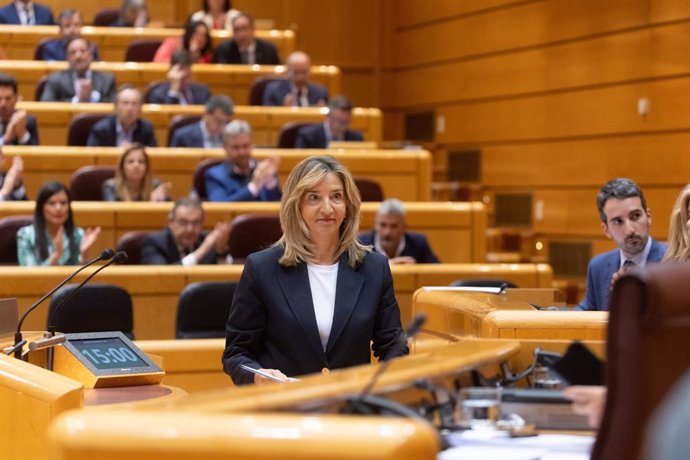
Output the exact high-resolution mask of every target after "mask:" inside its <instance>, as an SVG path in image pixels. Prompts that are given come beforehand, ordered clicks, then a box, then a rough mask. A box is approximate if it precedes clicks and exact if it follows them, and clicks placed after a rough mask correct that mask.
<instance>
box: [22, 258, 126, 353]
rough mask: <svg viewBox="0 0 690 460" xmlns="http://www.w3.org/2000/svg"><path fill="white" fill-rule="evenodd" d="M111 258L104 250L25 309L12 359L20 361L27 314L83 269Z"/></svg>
mask: <svg viewBox="0 0 690 460" xmlns="http://www.w3.org/2000/svg"><path fill="white" fill-rule="evenodd" d="M111 257H113V250H112V249H110V248H108V249H105V250H104V251H103V252H101V253H100V254H99V256H98V257H96V258H94V259H91V260H90V261H88V262H87V263H86V264H84V265H82V266H81V267H79V269H77V270H76V271H75V272H74V273H72V274H71V275H69V276H68V277H67V278H65V279H64V280H62V282H60V284H58V285H57V286H55V287H54V288H53V289H51V290H50V291H48V292H47V293H46V294H45V295H44V296H43V297H41V298H40V299H38V300H37V301H36V302H34V303H33V305H31V306H30V307H29V308H27V310H26V311H25V312H24V314H23V315H22V317H21V318H20V319H19V322H18V323H17V330H16V332H15V333H14V347H16V350H15V352H14V357H15V358H17V359H22V351H23V350H22V348H23V345H22V344H21V342H22V340H24V338H23V337H22V324H23V323H24V320H25V319H26V317H27V316H28V315H29V313H31V312H32V311H34V310H35V309H36V308H37V307H38V306H39V305H41V304H42V303H43V302H44V301H45V300H46V299H47V298H48V297H50V296H51V295H53V294H54V293H55V291H57V290H58V289H60V288H61V287H62V286H64V285H65V284H67V283H69V282H70V281H71V280H72V278H74V277H75V276H77V274H79V273H80V272H81V271H82V270H84V269H85V268H87V267H90V266H91V265H93V264H95V263H96V262H98V261H99V260H103V259H110V258H111Z"/></svg>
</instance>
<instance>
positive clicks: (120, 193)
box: [115, 144, 153, 201]
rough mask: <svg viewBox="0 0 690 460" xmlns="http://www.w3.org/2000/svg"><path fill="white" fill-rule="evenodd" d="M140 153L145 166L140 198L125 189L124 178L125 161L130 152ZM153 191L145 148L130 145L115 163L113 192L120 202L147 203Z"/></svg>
mask: <svg viewBox="0 0 690 460" xmlns="http://www.w3.org/2000/svg"><path fill="white" fill-rule="evenodd" d="M137 151H141V153H143V154H144V164H145V165H146V172H145V173H144V178H143V179H142V182H143V183H142V184H141V197H137V196H134V195H132V192H131V191H130V190H129V188H128V187H127V178H126V177H125V160H126V159H127V157H128V156H129V154H130V153H132V152H137ZM152 191H153V176H152V174H151V161H150V160H149V156H148V154H147V153H146V147H144V145H143V144H132V145H130V146H129V147H127V148H126V149H125V151H124V152H122V155H120V160H119V161H118V163H117V169H116V170H115V192H116V193H117V198H118V200H120V201H137V200H141V201H148V200H149V199H150V198H151V192H152Z"/></svg>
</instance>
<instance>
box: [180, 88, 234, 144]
mask: <svg viewBox="0 0 690 460" xmlns="http://www.w3.org/2000/svg"><path fill="white" fill-rule="evenodd" d="M234 113H235V107H234V105H233V103H232V100H231V99H230V98H229V97H227V96H212V97H211V99H209V100H208V102H206V112H205V113H204V116H203V117H202V118H201V120H200V121H199V122H198V123H192V124H190V125H187V126H183V127H182V128H180V129H178V130H176V131H175V134H173V137H172V140H171V141H170V147H203V148H206V149H217V148H221V147H223V129H224V128H225V126H226V125H227V124H228V123H230V120H232V116H233V115H234Z"/></svg>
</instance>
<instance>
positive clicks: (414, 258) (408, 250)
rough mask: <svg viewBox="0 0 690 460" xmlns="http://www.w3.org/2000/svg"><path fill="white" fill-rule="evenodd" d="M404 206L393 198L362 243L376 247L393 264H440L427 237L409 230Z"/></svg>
mask: <svg viewBox="0 0 690 460" xmlns="http://www.w3.org/2000/svg"><path fill="white" fill-rule="evenodd" d="M405 214H406V211H405V206H403V204H402V202H401V201H400V200H398V199H397V198H391V199H388V200H386V201H384V202H383V203H381V206H380V207H379V209H378V210H377V211H376V219H375V220H374V229H373V230H371V231H370V232H367V233H364V234H361V235H359V236H358V238H359V241H360V242H361V243H362V244H367V245H373V246H374V251H376V252H379V253H381V254H383V255H384V256H386V257H388V262H390V263H392V264H417V263H418V264H437V263H439V262H440V261H439V260H438V257H436V254H434V251H432V250H431V246H429V242H428V241H427V239H426V236H424V235H422V234H421V233H417V232H409V231H407V226H406V224H405Z"/></svg>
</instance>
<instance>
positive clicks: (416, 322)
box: [346, 313, 426, 414]
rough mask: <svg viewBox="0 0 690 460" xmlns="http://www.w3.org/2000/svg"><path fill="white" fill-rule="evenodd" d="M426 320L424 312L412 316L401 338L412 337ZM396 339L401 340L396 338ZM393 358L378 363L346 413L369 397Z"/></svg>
mask: <svg viewBox="0 0 690 460" xmlns="http://www.w3.org/2000/svg"><path fill="white" fill-rule="evenodd" d="M425 322H426V315H425V314H424V313H418V314H417V316H415V317H414V319H413V320H412V323H411V324H410V327H409V328H407V331H406V332H405V334H403V335H401V336H400V337H402V340H405V342H406V343H407V341H408V340H410V339H411V338H413V337H414V336H415V335H417V333H418V332H419V330H420V329H421V328H422V326H423V325H424V323H425ZM398 340H401V339H400V338H398ZM392 361H393V360H392V359H389V360H386V361H384V362H383V363H382V364H379V367H378V368H377V369H376V372H375V373H374V375H373V376H372V377H371V380H369V383H368V384H367V385H366V386H365V387H364V389H362V392H361V393H360V394H359V396H357V397H356V398H354V399H352V400H351V401H352V403H351V405H350V409H349V410H348V411H346V413H348V414H353V413H355V411H357V410H358V409H359V406H361V405H362V403H363V402H364V400H365V399H368V397H369V392H370V391H371V389H372V388H374V385H375V384H376V382H377V381H378V380H379V378H380V377H381V375H383V373H384V372H385V371H386V369H388V366H390V364H391V362H392ZM373 402H374V403H376V404H378V401H373Z"/></svg>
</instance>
